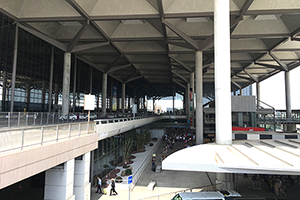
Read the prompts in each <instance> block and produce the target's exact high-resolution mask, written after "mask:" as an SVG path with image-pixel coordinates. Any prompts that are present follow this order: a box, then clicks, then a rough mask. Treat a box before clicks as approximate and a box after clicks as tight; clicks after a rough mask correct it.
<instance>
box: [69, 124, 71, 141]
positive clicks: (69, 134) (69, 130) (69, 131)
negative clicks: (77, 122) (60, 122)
mask: <svg viewBox="0 0 300 200" xmlns="http://www.w3.org/2000/svg"><path fill="white" fill-rule="evenodd" d="M70 138H71V124H69V139H70Z"/></svg>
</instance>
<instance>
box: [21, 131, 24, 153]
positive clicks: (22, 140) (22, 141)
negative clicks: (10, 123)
mask: <svg viewBox="0 0 300 200" xmlns="http://www.w3.org/2000/svg"><path fill="white" fill-rule="evenodd" d="M23 146H24V129H22V139H21V150H23Z"/></svg>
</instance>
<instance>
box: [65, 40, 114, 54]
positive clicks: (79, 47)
mask: <svg viewBox="0 0 300 200" xmlns="http://www.w3.org/2000/svg"><path fill="white" fill-rule="evenodd" d="M109 44H110V42H98V43H91V44H82V45H76V46H74V48H73V50H72V51H71V52H72V53H75V52H79V51H84V50H88V49H93V48H96V47H102V46H107V45H109Z"/></svg>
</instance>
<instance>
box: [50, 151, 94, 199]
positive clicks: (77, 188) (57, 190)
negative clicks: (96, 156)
mask: <svg viewBox="0 0 300 200" xmlns="http://www.w3.org/2000/svg"><path fill="white" fill-rule="evenodd" d="M90 158H91V156H90V152H88V153H86V154H84V155H82V156H79V157H78V158H76V159H74V158H73V159H71V160H69V161H67V162H65V163H63V164H62V165H58V166H56V167H54V168H51V169H49V170H47V171H46V175H45V191H44V199H45V200H55V199H61V200H89V199H90V195H91V183H90Z"/></svg>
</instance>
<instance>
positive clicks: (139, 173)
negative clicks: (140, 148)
mask: <svg viewBox="0 0 300 200" xmlns="http://www.w3.org/2000/svg"><path fill="white" fill-rule="evenodd" d="M161 142H162V138H160V139H159V140H158V142H157V144H156V145H155V147H154V148H153V149H152V151H151V152H150V153H149V154H148V156H147V158H146V159H145V160H144V162H143V163H142V164H141V166H140V168H139V169H138V170H137V171H136V172H135V173H134V174H133V175H132V176H133V184H134V185H135V184H136V183H137V182H138V180H139V178H140V177H141V175H142V174H143V172H144V170H145V169H146V168H147V166H148V164H149V162H150V161H151V160H152V159H151V158H152V156H153V153H155V152H156V151H157V149H158V148H159V146H160V144H161Z"/></svg>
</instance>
